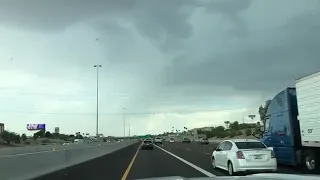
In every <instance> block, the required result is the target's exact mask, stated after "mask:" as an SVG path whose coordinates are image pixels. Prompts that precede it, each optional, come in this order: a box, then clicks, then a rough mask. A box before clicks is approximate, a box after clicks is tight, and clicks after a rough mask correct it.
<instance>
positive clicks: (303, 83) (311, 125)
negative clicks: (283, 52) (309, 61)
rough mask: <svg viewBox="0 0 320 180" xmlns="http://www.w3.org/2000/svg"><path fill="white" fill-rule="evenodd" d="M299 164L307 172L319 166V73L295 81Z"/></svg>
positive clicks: (317, 168)
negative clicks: (299, 137)
mask: <svg viewBox="0 0 320 180" xmlns="http://www.w3.org/2000/svg"><path fill="white" fill-rule="evenodd" d="M296 95H297V105H298V113H299V115H298V121H299V125H300V135H301V146H302V148H301V156H300V157H301V159H302V161H301V163H302V164H303V166H304V167H306V169H307V170H308V171H318V170H319V169H320V168H319V164H320V155H319V152H320V72H318V73H314V74H311V75H309V76H305V77H302V78H300V79H297V80H296Z"/></svg>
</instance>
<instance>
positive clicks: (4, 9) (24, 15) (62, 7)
mask: <svg viewBox="0 0 320 180" xmlns="http://www.w3.org/2000/svg"><path fill="white" fill-rule="evenodd" d="M136 3H137V0H130V1H127V0H117V1H113V0H95V1H86V0H68V1H65V0H54V1H51V0H28V1H23V2H22V1H21V0H10V1H5V2H2V3H1V6H0V23H1V25H11V26H15V27H19V28H28V29H31V30H37V31H46V32H47V31H60V30H63V29H64V28H66V27H67V26H69V25H71V24H73V23H77V22H79V21H86V20H88V19H90V18H94V17H97V16H98V17H99V16H101V15H103V14H112V13H115V12H116V13H121V14H123V16H125V15H126V13H127V12H129V11H130V10H131V9H132V8H133V7H134V6H135V4H136Z"/></svg>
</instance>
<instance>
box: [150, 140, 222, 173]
mask: <svg viewBox="0 0 320 180" xmlns="http://www.w3.org/2000/svg"><path fill="white" fill-rule="evenodd" d="M155 146H156V147H157V148H159V149H161V150H162V151H164V152H166V153H168V154H170V155H171V156H173V157H175V158H176V159H178V160H180V161H182V162H184V163H185V164H187V165H189V166H190V167H192V168H194V169H196V170H198V171H199V172H201V173H202V174H205V175H206V176H208V177H216V175H214V174H212V173H210V172H208V171H206V170H204V169H202V168H200V167H199V166H197V165H194V164H192V163H191V162H189V161H187V160H185V159H182V158H181V157H179V156H177V155H175V154H173V153H172V152H169V151H167V150H165V149H163V148H161V147H159V146H157V145H155Z"/></svg>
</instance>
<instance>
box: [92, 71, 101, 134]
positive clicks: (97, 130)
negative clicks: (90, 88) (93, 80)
mask: <svg viewBox="0 0 320 180" xmlns="http://www.w3.org/2000/svg"><path fill="white" fill-rule="evenodd" d="M93 67H95V68H97V114H96V115H97V127H96V137H98V134H99V68H100V67H102V66H101V65H94V66H93Z"/></svg>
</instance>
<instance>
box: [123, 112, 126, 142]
mask: <svg viewBox="0 0 320 180" xmlns="http://www.w3.org/2000/svg"><path fill="white" fill-rule="evenodd" d="M124 137H126V108H123V138H124Z"/></svg>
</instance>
